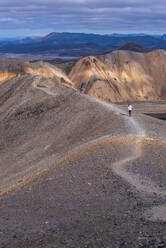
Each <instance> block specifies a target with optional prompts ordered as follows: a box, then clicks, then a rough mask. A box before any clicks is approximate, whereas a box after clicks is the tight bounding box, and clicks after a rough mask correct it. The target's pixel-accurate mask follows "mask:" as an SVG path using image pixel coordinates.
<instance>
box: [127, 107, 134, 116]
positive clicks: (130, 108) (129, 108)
mask: <svg viewBox="0 0 166 248" xmlns="http://www.w3.org/2000/svg"><path fill="white" fill-rule="evenodd" d="M132 109H133V107H132V105H131V104H128V111H129V117H131V111H132Z"/></svg>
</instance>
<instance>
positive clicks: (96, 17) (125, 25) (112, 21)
mask: <svg viewBox="0 0 166 248" xmlns="http://www.w3.org/2000/svg"><path fill="white" fill-rule="evenodd" d="M0 13H1V14H0V38H3V37H17V36H44V35H46V34H48V33H50V32H85V33H98V34H111V33H147V34H162V33H166V0H0Z"/></svg>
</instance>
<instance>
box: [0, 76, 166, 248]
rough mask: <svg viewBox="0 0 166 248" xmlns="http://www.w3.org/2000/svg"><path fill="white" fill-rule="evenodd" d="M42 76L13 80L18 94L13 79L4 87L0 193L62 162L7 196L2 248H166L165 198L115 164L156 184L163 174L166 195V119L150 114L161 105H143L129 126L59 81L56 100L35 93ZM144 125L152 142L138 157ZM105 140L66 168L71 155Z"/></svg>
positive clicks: (0, 228)
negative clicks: (37, 80) (122, 174)
mask: <svg viewBox="0 0 166 248" xmlns="http://www.w3.org/2000/svg"><path fill="white" fill-rule="evenodd" d="M20 80H24V84H21V83H20ZM34 80H35V78H34V77H32V76H31V77H30V78H29V76H28V75H26V76H24V77H20V78H19V79H18V81H17V79H14V87H13V88H12V89H11V91H10V88H11V86H12V85H13V81H9V82H8V83H7V84H6V85H4V86H1V87H0V89H1V93H2V94H1V96H0V102H1V101H2V102H3V104H2V106H1V111H0V135H1V142H0V156H1V164H0V179H1V180H0V189H1V190H2V189H4V187H6V186H9V185H12V184H14V183H19V182H22V180H24V177H25V176H27V174H28V176H29V174H30V175H32V176H33V175H34V174H35V173H36V172H37V171H38V170H39V171H40V169H41V170H43V169H45V168H47V167H48V165H54V166H51V167H50V168H49V169H47V171H45V173H42V174H40V176H38V177H36V178H35V179H34V180H31V181H30V182H29V183H27V184H26V185H24V186H23V187H20V188H19V187H18V188H17V189H15V190H13V191H11V192H6V195H3V196H2V197H1V198H0V248H162V247H166V218H163V213H164V211H165V207H166V204H165V203H166V194H165V195H164V194H163V195H160V194H158V193H156V192H148V191H146V192H144V191H142V190H141V187H137V185H136V184H134V180H133V183H131V181H130V183H129V180H128V181H127V178H125V176H124V177H123V178H121V177H120V176H118V175H117V174H116V173H115V170H114V168H113V164H114V162H117V161H119V160H120V161H122V162H121V163H120V164H119V167H117V168H118V169H119V170H121V169H122V172H124V171H123V169H124V170H126V173H131V175H133V174H135V175H136V174H137V176H139V177H140V178H147V182H148V180H149V179H151V180H152V181H153V182H155V183H157V185H159V183H160V176H161V179H162V180H161V182H162V184H161V188H162V189H161V190H162V191H163V192H164V193H165V182H164V175H165V169H166V168H165V162H164V160H165V156H166V155H165V149H166V147H165V143H162V145H161V141H160V140H162V141H164V142H165V138H166V129H165V124H166V122H165V121H162V120H157V119H153V118H152V117H149V116H145V115H143V113H144V112H146V113H148V112H150V110H154V109H155V106H156V105H155V104H152V103H147V104H144V103H140V104H137V103H135V105H134V113H133V118H132V119H131V120H132V121H130V120H129V117H128V116H127V115H125V114H124V113H121V112H118V113H114V112H112V111H110V110H109V109H105V108H104V107H103V106H100V104H99V103H96V102H93V101H89V100H88V98H84V97H83V96H81V95H79V94H77V93H76V92H74V91H73V90H71V89H67V88H65V87H62V86H59V85H57V84H56V83H55V82H53V81H50V84H53V85H54V84H55V85H54V86H53V89H52V88H51V89H50V88H49V89H47V90H48V91H51V90H53V92H55V93H56V96H50V95H48V94H46V93H45V92H43V91H42V90H40V89H36V88H34V87H33V86H32V84H33V82H34ZM45 83H46V82H45ZM20 87H21V88H20ZM6 91H7V92H8V94H7V95H5V92H6ZM25 92H26V94H25ZM20 102H21V103H22V104H21V105H19V103H20ZM164 106H166V104H165V105H164V103H162V104H161V106H160V104H159V103H158V104H157V108H156V109H157V110H159V109H161V108H162V110H164V108H165V107H164ZM120 107H121V108H124V109H126V105H123V106H120ZM134 123H135V126H133V125H134ZM131 124H132V125H131ZM136 124H137V125H136ZM138 127H139V130H143V131H145V133H146V138H149V137H150V138H151V140H150V141H147V140H146V139H145V138H144V139H143V140H142V143H141V147H142V149H143V151H142V153H140V156H139V157H138V156H136V155H135V157H134V155H133V154H134V153H135V152H136V151H137V149H136V148H137V145H138V144H137V139H139V137H137V136H136V138H135V137H133V136H135V134H136V135H138V133H137V131H138ZM135 128H137V130H135ZM130 134H131V135H130ZM106 135H110V136H109V139H107V140H105V141H103V142H99V143H98V144H93V145H91V146H89V147H86V148H84V150H82V152H80V153H79V152H78V153H75V155H73V156H71V157H70V158H69V159H66V160H64V161H63V162H61V163H57V161H58V158H59V157H63V156H65V155H66V154H68V152H69V151H70V150H71V149H73V148H75V147H80V145H81V144H84V143H87V142H88V141H90V140H95V139H97V138H99V137H102V136H106ZM128 135H130V136H128ZM113 136H114V138H111V137H113ZM154 138H157V139H158V141H155V140H154ZM151 154H153V155H151ZM132 156H133V157H132ZM130 157H131V159H128V160H127V164H124V163H123V161H125V159H126V158H130ZM157 163H159V165H160V166H157ZM29 168H31V169H32V170H31V171H30V172H29V171H28V169H29ZM19 172H21V173H22V174H19ZM27 172H28V173H27ZM124 175H126V174H124ZM140 182H141V181H140ZM137 183H138V182H137ZM20 186H21V184H20ZM160 206H161V208H160ZM154 210H155V211H158V212H157V214H156V215H155V213H154ZM153 215H154V216H153ZM160 217H162V218H163V219H162V218H160Z"/></svg>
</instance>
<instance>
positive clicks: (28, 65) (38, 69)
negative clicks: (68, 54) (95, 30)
mask: <svg viewBox="0 0 166 248" xmlns="http://www.w3.org/2000/svg"><path fill="white" fill-rule="evenodd" d="M25 74H32V75H39V76H42V77H46V78H53V79H55V80H56V81H57V82H58V83H61V84H63V85H67V86H69V87H73V85H72V82H71V81H70V80H69V78H68V77H67V76H66V74H65V73H63V71H62V70H61V69H59V68H57V67H56V66H54V65H52V64H49V63H47V62H42V61H40V62H34V63H32V62H27V61H22V60H19V59H8V58H0V83H4V82H5V81H7V80H8V79H10V78H14V77H18V76H22V75H25Z"/></svg>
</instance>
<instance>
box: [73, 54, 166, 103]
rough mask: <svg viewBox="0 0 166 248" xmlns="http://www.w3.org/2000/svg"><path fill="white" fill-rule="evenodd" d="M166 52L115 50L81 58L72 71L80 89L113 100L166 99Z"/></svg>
mask: <svg viewBox="0 0 166 248" xmlns="http://www.w3.org/2000/svg"><path fill="white" fill-rule="evenodd" d="M165 55H166V53H165V51H164V50H156V51H152V52H148V53H137V52H131V51H113V52H111V53H106V54H104V55H99V56H91V57H90V56H89V57H85V58H82V59H80V60H79V61H78V62H77V63H76V64H75V65H74V66H73V67H72V70H71V72H70V73H69V75H68V76H69V78H70V79H71V81H72V82H73V83H74V84H75V86H76V87H77V89H79V88H80V86H81V84H82V82H85V83H86V85H87V87H86V90H85V93H86V94H88V95H90V96H96V97H98V98H101V99H104V100H106V101H110V102H123V101H135V100H163V99H166V56H165Z"/></svg>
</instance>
